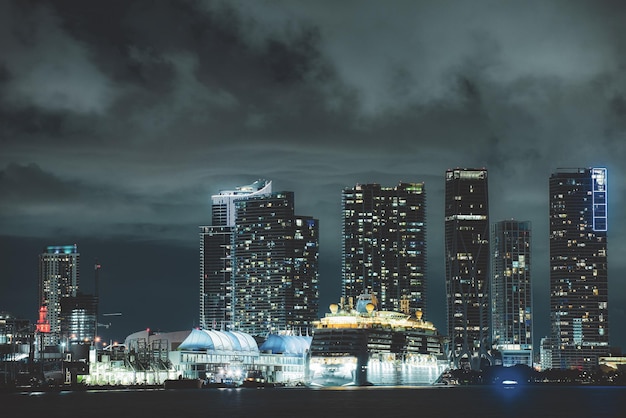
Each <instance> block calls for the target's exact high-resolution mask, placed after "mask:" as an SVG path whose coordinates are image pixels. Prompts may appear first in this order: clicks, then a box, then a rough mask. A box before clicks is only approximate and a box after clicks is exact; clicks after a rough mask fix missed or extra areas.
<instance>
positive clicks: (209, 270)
mask: <svg viewBox="0 0 626 418" xmlns="http://www.w3.org/2000/svg"><path fill="white" fill-rule="evenodd" d="M271 193H272V182H271V181H265V180H258V181H256V182H254V183H252V184H250V185H246V186H241V187H237V188H235V190H223V191H220V193H219V194H217V195H213V196H211V200H212V207H211V209H212V216H213V219H212V226H201V227H200V326H201V327H202V328H204V329H216V328H217V329H220V328H222V329H229V328H230V327H231V326H232V320H233V318H232V316H233V309H234V306H233V301H232V297H233V293H232V254H231V252H232V245H233V242H232V241H233V239H234V235H233V234H234V230H235V214H236V212H235V202H236V201H238V200H242V199H248V198H252V197H258V196H267V195H269V194H271Z"/></svg>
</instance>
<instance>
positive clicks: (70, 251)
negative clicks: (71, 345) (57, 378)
mask: <svg viewBox="0 0 626 418" xmlns="http://www.w3.org/2000/svg"><path fill="white" fill-rule="evenodd" d="M79 256H80V255H79V253H78V247H77V245H76V244H74V245H65V246H55V245H51V246H48V247H46V248H44V251H43V253H42V254H40V255H39V305H40V306H42V307H45V308H46V309H45V310H44V311H46V310H47V314H46V318H45V319H46V320H47V324H48V325H49V326H50V328H49V332H45V333H44V334H43V335H42V337H43V338H42V340H43V341H42V342H43V344H44V345H58V344H59V343H60V340H61V302H62V299H63V298H67V297H75V296H76V292H77V291H78V281H79V280H78V279H79V275H78V262H79ZM46 329H47V328H46Z"/></svg>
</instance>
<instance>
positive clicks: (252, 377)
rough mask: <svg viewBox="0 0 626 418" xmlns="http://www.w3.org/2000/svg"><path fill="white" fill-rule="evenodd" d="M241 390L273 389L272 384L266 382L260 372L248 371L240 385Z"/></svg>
mask: <svg viewBox="0 0 626 418" xmlns="http://www.w3.org/2000/svg"><path fill="white" fill-rule="evenodd" d="M241 387H242V388H256V389H260V388H273V387H274V384H273V383H270V382H267V381H266V380H265V376H263V373H261V371H260V370H250V371H249V372H248V374H247V375H246V378H245V379H244V380H243V382H242V383H241Z"/></svg>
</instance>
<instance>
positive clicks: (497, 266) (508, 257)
mask: <svg viewBox="0 0 626 418" xmlns="http://www.w3.org/2000/svg"><path fill="white" fill-rule="evenodd" d="M530 239H531V228H530V222H529V221H515V220H507V221H501V222H496V223H495V224H494V225H493V234H492V249H493V254H492V259H491V262H492V269H491V272H492V281H491V295H492V330H493V331H492V334H493V344H494V346H495V347H496V348H497V349H498V351H500V353H501V354H502V365H504V366H513V365H515V364H525V365H527V366H530V367H532V366H533V351H532V350H533V329H532V327H533V324H532V287H531V276H530V266H531V254H530V248H531V247H530Z"/></svg>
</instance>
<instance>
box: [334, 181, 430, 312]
mask: <svg viewBox="0 0 626 418" xmlns="http://www.w3.org/2000/svg"><path fill="white" fill-rule="evenodd" d="M342 213H343V230H342V239H343V249H342V276H343V286H342V296H343V297H344V299H345V300H346V302H348V301H349V300H350V298H352V300H353V301H356V300H357V297H358V296H359V295H361V294H363V293H373V294H375V296H376V298H377V299H378V302H379V307H380V308H381V309H383V310H393V311H404V312H410V313H413V312H415V311H416V310H418V309H420V310H422V311H425V309H426V299H425V296H426V191H425V188H424V183H400V184H399V185H398V186H396V187H381V186H380V185H379V184H357V185H356V186H355V187H352V188H346V189H344V190H343V193H342Z"/></svg>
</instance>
